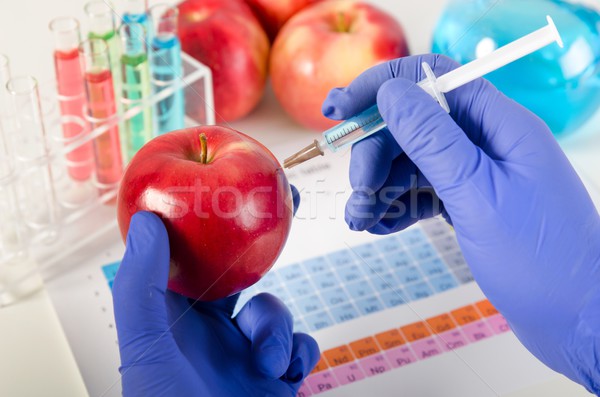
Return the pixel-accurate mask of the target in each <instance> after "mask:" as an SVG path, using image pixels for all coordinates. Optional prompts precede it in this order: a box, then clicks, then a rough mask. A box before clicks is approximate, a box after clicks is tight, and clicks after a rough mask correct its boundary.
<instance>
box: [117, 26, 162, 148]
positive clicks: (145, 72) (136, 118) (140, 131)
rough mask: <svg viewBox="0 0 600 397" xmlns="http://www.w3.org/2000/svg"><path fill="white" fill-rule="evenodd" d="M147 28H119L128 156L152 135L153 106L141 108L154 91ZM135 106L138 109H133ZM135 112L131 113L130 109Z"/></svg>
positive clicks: (125, 136) (125, 138)
mask: <svg viewBox="0 0 600 397" xmlns="http://www.w3.org/2000/svg"><path fill="white" fill-rule="evenodd" d="M145 35H146V33H145V29H144V26H143V25H141V24H139V23H130V24H124V25H123V26H121V29H120V36H121V40H122V41H123V55H121V76H122V78H123V80H122V93H123V95H122V99H121V101H122V103H123V111H124V112H125V118H126V119H125V135H124V139H123V141H124V142H125V146H126V154H127V159H128V160H131V158H132V157H133V155H134V154H135V153H136V152H137V151H138V150H139V149H140V148H141V147H142V146H143V145H144V144H145V143H146V142H148V141H149V140H150V139H152V137H153V130H154V126H153V120H152V107H151V106H144V107H142V104H141V101H142V100H144V99H147V98H149V97H150V95H151V94H152V88H151V82H150V69H149V65H148V52H147V50H146V42H145ZM134 109H135V110H134ZM129 111H131V112H132V113H135V114H134V115H133V116H131V117H130V116H129V114H128V112H129Z"/></svg>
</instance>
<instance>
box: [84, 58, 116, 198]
mask: <svg viewBox="0 0 600 397" xmlns="http://www.w3.org/2000/svg"><path fill="white" fill-rule="evenodd" d="M85 82H86V87H87V92H88V97H89V102H88V111H89V115H90V117H91V118H92V119H93V120H94V121H93V122H92V128H98V127H101V126H102V125H104V124H105V123H106V122H103V121H102V119H106V118H108V117H111V116H114V115H115V113H116V112H117V104H116V102H115V93H114V88H113V81H112V75H111V73H110V70H108V69H106V70H102V71H100V72H98V73H92V72H87V73H86V74H85ZM94 156H95V159H96V177H97V180H98V184H99V185H100V187H104V186H106V187H107V188H110V187H114V186H115V185H116V184H117V183H118V182H119V180H120V179H121V174H122V173H123V161H122V158H121V142H120V140H119V126H118V124H115V125H113V126H111V127H109V129H108V131H106V132H104V133H102V134H101V135H100V136H98V137H97V138H96V139H95V140H94Z"/></svg>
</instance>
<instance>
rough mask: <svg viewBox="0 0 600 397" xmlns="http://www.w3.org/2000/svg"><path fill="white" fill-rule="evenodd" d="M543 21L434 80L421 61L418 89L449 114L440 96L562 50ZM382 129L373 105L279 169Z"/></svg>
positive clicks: (553, 28)
mask: <svg viewBox="0 0 600 397" xmlns="http://www.w3.org/2000/svg"><path fill="white" fill-rule="evenodd" d="M546 19H547V20H548V25H546V26H544V27H543V28H541V29H538V30H536V31H535V32H532V33H530V34H528V35H526V36H523V37H521V38H520V39H517V40H515V41H513V42H512V43H509V44H507V45H505V46H503V47H500V48H498V49H497V50H495V51H494V52H492V53H490V54H488V55H486V56H483V57H481V58H479V59H476V60H474V61H472V62H469V63H467V64H466V65H463V66H461V67H459V68H457V69H455V70H453V71H451V72H448V73H446V74H444V75H442V76H440V77H438V78H436V76H435V75H434V74H433V71H432V70H431V67H430V66H429V65H428V64H427V63H425V62H424V63H423V64H422V67H423V70H424V72H425V75H426V76H427V77H426V78H425V79H423V80H421V81H420V82H419V83H418V86H419V87H421V88H422V89H424V90H425V92H427V93H428V94H429V95H431V96H432V97H433V98H434V99H436V100H437V102H438V103H439V104H440V106H442V108H444V109H445V110H446V111H447V112H450V108H449V107H448V103H447V102H446V98H445V97H444V93H446V92H449V91H452V90H453V89H455V88H458V87H460V86H462V85H464V84H466V83H468V82H470V81H473V80H475V79H477V78H479V77H482V76H484V75H486V74H488V73H490V72H492V71H494V70H496V69H498V68H501V67H502V66H504V65H507V64H509V63H511V62H513V61H516V60H517V59H519V58H522V57H524V56H526V55H529V54H531V53H532V52H535V51H537V50H539V49H540V48H543V47H545V46H547V45H549V44H551V43H553V42H556V43H557V44H558V45H559V46H560V47H562V46H563V43H562V39H561V38H560V34H559V33H558V30H557V29H556V25H554V21H552V18H550V16H546ZM385 126H386V124H385V121H384V120H383V118H382V117H381V114H380V113H379V109H377V105H373V106H372V107H370V108H368V109H367V110H365V111H363V112H361V113H359V114H357V115H356V116H353V117H351V118H349V119H348V120H346V121H343V122H341V123H340V124H338V125H336V126H335V127H333V128H330V129H328V130H327V131H325V132H323V135H322V138H321V139H320V140H318V139H315V140H314V142H313V143H311V144H310V145H308V146H307V147H305V148H304V149H302V150H300V151H299V152H297V153H296V154H294V155H293V156H291V157H289V158H287V159H286V160H285V161H284V163H283V166H284V167H285V168H292V167H294V166H296V165H298V164H301V163H303V162H305V161H307V160H310V159H312V158H314V157H317V156H322V155H324V154H325V150H330V151H331V152H336V151H337V150H339V149H340V148H343V147H345V146H348V145H351V144H353V143H356V142H358V141H360V140H363V139H365V138H366V137H368V136H370V135H372V134H374V133H375V132H377V131H379V130H381V129H383V128H385Z"/></svg>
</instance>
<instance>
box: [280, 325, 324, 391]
mask: <svg viewBox="0 0 600 397" xmlns="http://www.w3.org/2000/svg"><path fill="white" fill-rule="evenodd" d="M292 345H293V346H292V357H291V360H290V365H289V367H288V369H287V371H286V372H285V375H284V376H283V380H284V381H285V382H287V383H288V384H290V385H291V386H293V387H295V391H298V388H299V387H300V385H301V384H302V381H303V380H304V379H305V378H306V377H307V376H308V374H310V371H312V370H313V368H314V367H315V365H317V362H319V357H320V356H321V353H320V352H319V345H318V344H317V342H316V341H315V340H314V339H313V337H312V336H310V335H307V334H305V333H302V332H296V333H294V337H293V342H292Z"/></svg>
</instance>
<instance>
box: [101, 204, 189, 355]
mask: <svg viewBox="0 0 600 397" xmlns="http://www.w3.org/2000/svg"><path fill="white" fill-rule="evenodd" d="M169 256H170V255H169V239H168V235H167V231H166V229H165V226H164V225H163V223H162V221H161V220H160V218H158V217H157V216H156V215H154V214H152V213H150V212H138V213H137V214H135V215H134V216H133V217H132V218H131V223H130V225H129V232H128V234H127V248H126V250H125V255H124V256H123V261H122V262H121V265H120V267H119V271H118V272H117V275H116V276H115V281H114V284H113V291H112V292H113V305H114V313H115V321H116V325H117V335H118V338H119V348H120V352H121V364H122V366H123V367H127V366H134V365H141V364H145V363H156V362H159V361H164V360H168V359H169V358H170V354H175V352H176V351H178V349H177V346H176V344H175V341H174V339H173V336H172V334H171V332H170V328H169V324H168V317H167V309H166V302H165V292H166V289H167V282H168V277H169Z"/></svg>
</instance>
